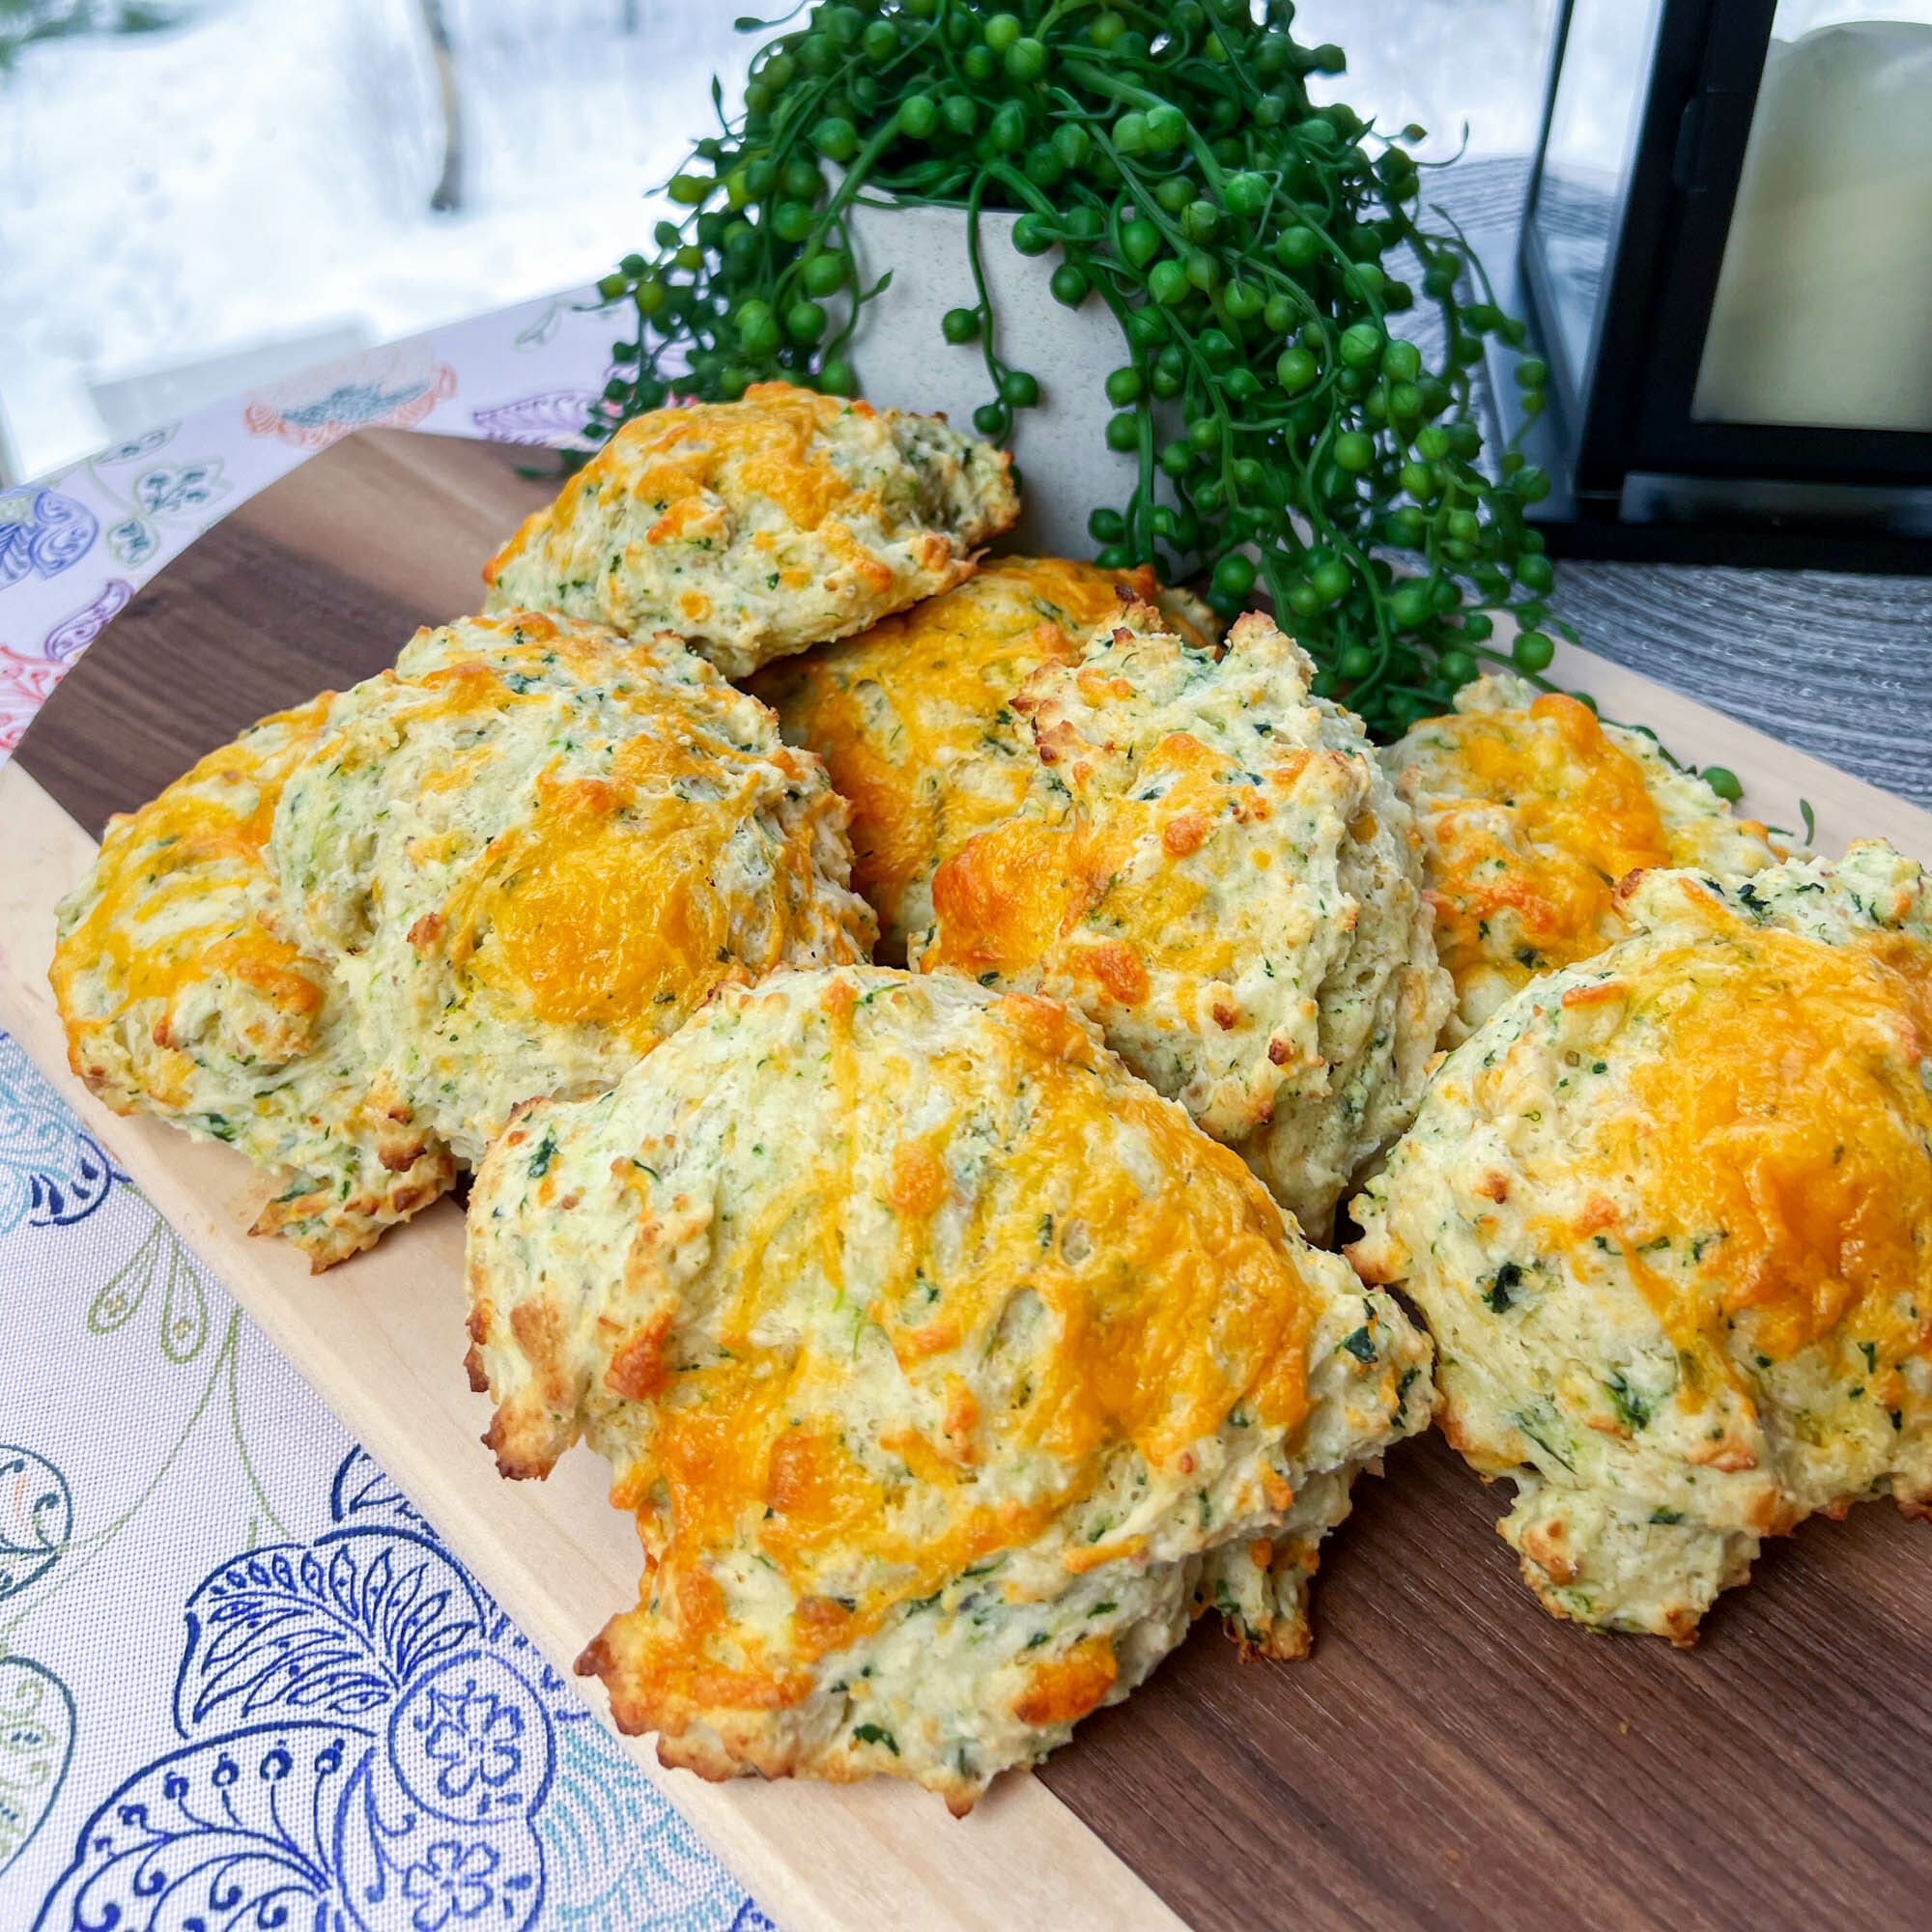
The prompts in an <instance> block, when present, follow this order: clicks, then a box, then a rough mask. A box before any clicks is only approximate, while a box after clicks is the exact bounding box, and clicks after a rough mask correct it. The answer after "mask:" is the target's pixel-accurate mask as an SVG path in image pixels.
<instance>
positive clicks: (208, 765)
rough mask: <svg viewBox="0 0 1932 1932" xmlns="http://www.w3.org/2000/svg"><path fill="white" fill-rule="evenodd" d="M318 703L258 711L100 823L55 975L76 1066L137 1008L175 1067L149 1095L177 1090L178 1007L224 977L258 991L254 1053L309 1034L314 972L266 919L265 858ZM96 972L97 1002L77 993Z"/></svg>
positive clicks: (154, 1072)
mask: <svg viewBox="0 0 1932 1932" xmlns="http://www.w3.org/2000/svg"><path fill="white" fill-rule="evenodd" d="M328 704H329V696H328V694H327V693H325V694H324V695H323V696H320V697H317V698H316V699H314V700H313V701H312V702H311V703H308V704H305V705H302V706H299V707H298V708H297V709H296V710H293V711H285V712H280V713H278V714H276V715H275V716H273V717H270V718H265V719H264V720H263V721H262V722H261V724H259V725H256V726H254V727H253V729H252V730H250V731H249V732H247V733H245V734H244V735H243V736H242V737H241V738H239V739H238V740H236V741H235V742H234V743H233V744H229V745H224V746H222V747H221V748H220V749H219V750H218V751H214V752H211V753H209V754H208V756H207V757H205V758H203V759H202V760H201V762H200V763H199V764H197V765H196V766H195V767H194V768H193V769H192V770H191V771H189V772H187V773H186V774H185V776H183V777H182V778H180V779H177V780H176V781H175V782H174V783H173V784H171V785H170V786H169V787H168V788H167V790H166V791H164V792H162V793H161V795H160V796H159V797H158V798H156V799H154V800H153V801H151V802H150V803H149V804H147V805H144V806H143V807H141V809H140V810H138V811H136V812H133V813H131V814H129V815H128V816H125V817H116V818H114V819H113V820H111V821H110V822H109V825H108V828H107V835H106V837H105V838H104V839H103V840H102V841H101V850H100V857H99V863H98V865H97V867H96V870H95V873H94V878H93V888H94V896H93V898H92V901H91V903H90V904H89V906H88V908H87V910H86V912H85V914H84V915H83V916H82V917H81V918H80V920H79V921H78V922H77V923H74V924H73V925H72V926H71V928H70V929H68V930H67V931H66V932H65V933H64V934H63V935H62V937H61V940H60V943H59V945H58V947H57V948H56V950H55V953H54V961H53V967H52V972H51V979H52V981H53V986H54V992H55V996H56V998H57V1000H58V1001H59V1002H60V1005H61V1009H62V1011H63V1012H64V1013H65V1014H66V1015H67V1016H68V1019H69V1032H68V1045H69V1058H70V1060H71V1063H72V1065H73V1067H74V1070H75V1072H77V1073H82V1074H83V1075H84V1074H85V1072H86V1068H87V1065H88V1063H89V1060H90V1057H91V1055H92V1053H93V1052H94V1051H95V1047H94V1040H95V1038H96V1037H97V1035H98V1034H99V1031H100V1030H101V1029H112V1028H118V1027H119V1026H120V1024H121V1023H122V1021H123V1020H124V1018H125V1017H126V1016H127V1015H128V1014H130V1013H132V1012H134V1011H135V1009H142V1017H143V1024H144V1026H145V1027H146V1028H148V1029H149V1030H151V1031H152V1035H153V1040H154V1045H155V1046H156V1049H158V1050H159V1058H160V1060H161V1061H162V1063H165V1062H167V1061H168V1060H172V1061H173V1062H175V1063H177V1064H176V1065H175V1066H174V1071H173V1073H172V1074H171V1075H170V1074H168V1073H166V1072H165V1071H164V1070H163V1067H162V1066H156V1068H154V1069H151V1076H150V1077H151V1078H156V1081H157V1088H158V1089H159V1090H165V1089H168V1088H171V1087H174V1086H176V1085H178V1084H179V1081H180V1080H181V1079H182V1078H184V1077H185V1074H186V1072H187V1070H188V1069H187V1064H186V1062H185V1059H184V1058H183V1056H181V1055H180V1054H179V1053H176V1052H174V1050H173V1047H174V1037H175V1031H176V1029H175V1026H174V1024H173V1019H174V1015H175V1013H176V1012H177V1010H178V1009H179V1008H180V1006H181V1004H182V1003H183V1001H184V1000H185V999H186V998H189V997H192V996H194V995H195V994H197V993H198V992H200V991H202V990H204V989H205V988H207V987H208V986H210V985H211V984H213V983H216V982H218V981H220V980H224V979H225V980H231V981H233V982H235V983H236V984H237V985H238V986H240V987H244V988H247V989H248V990H250V991H252V992H253V993H254V994H256V995H258V996H259V998H260V1001H261V1003H262V1006H261V1009H260V1011H259V1012H258V1013H256V1014H255V1016H254V1020H255V1030H256V1033H257V1037H256V1042H255V1043H256V1044H257V1045H258V1046H259V1048H260V1050H261V1051H262V1052H263V1053H265V1054H270V1055H272V1056H274V1057H276V1058H279V1059H283V1060H286V1059H288V1058H289V1057H291V1056H292V1055H293V1054H295V1053H297V1052H298V1051H300V1050H301V1048H302V1047H303V1046H304V1045H305V1044H306V1043H307V1041H308V1037H309V1033H310V1030H311V1028H312V1025H313V1022H314V1020H315V1018H316V1016H317V1014H318V1013H319V1012H320V1010H321V1007H322V997H323V995H322V976H321V970H320V968H318V967H317V966H316V965H315V963H314V962H313V961H310V960H306V959H304V958H303V956H302V955H301V953H300V952H298V950H297V949H296V948H295V947H294V946H293V945H291V944H290V943H289V942H288V941H287V940H286V939H284V938H282V937H280V936H279V935H278V934H276V933H275V932H273V931H271V930H270V928H269V927H268V926H267V925H266V924H264V923H263V921H262V918H261V911H262V904H263V901H264V898H265V896H266V895H267V894H268V893H269V890H270V885H269V872H268V867H267V865H266V863H265V861H264V857H263V854H264V848H265V847H266V846H267V844H268V839H269V830H270V826H271V825H272V823H273V821H274V815H275V803H276V800H277V799H278V798H279V797H280V796H281V789H282V784H283V781H285V780H286V778H287V776H288V774H289V773H290V771H291V770H293V768H294V767H295V766H296V764H297V763H298V761H299V760H300V758H301V757H302V756H303V755H304V754H305V753H306V752H307V750H308V748H309V747H310V746H311V745H312V744H313V743H314V742H315V739H316V736H317V734H318V732H319V731H320V729H321V726H322V723H323V720H324V717H325V716H326V714H327V709H328ZM103 973H104V974H105V976H106V997H105V999H104V1000H100V999H96V1000H93V1001H83V1000H81V999H80V998H79V997H77V986H76V982H77V980H78V979H79V978H80V977H81V976H83V975H86V976H90V977H95V976H99V975H101V974H103ZM84 1007H87V1008H91V1010H89V1011H88V1012H87V1016H86V1018H85V1019H84V1020H83V1019H81V1018H80V1017H79V1015H80V1013H81V1011H82V1009H83V1008H84ZM164 1097H165V1093H164V1092H162V1091H157V1092H156V1098H164Z"/></svg>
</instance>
